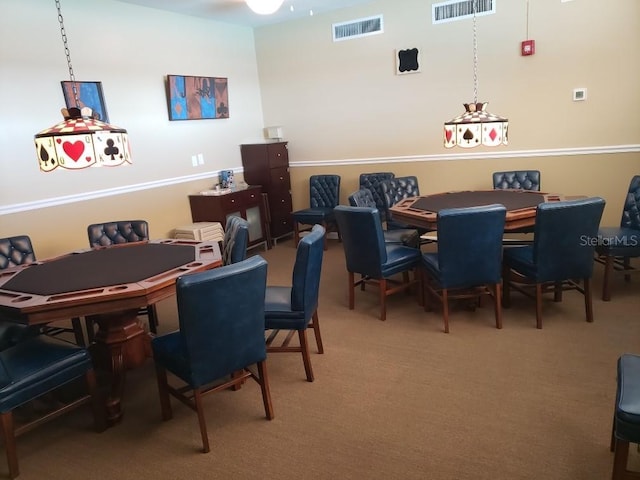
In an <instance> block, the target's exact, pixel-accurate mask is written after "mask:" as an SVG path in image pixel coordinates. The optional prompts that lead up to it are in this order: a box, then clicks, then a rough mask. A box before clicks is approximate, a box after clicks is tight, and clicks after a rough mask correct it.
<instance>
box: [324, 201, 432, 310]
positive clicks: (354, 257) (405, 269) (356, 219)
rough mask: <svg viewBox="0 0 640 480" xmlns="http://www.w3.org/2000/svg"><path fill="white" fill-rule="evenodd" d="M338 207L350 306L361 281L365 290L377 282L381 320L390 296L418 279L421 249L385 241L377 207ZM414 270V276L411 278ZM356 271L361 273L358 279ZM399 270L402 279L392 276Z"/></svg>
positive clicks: (408, 286) (415, 282) (411, 285)
mask: <svg viewBox="0 0 640 480" xmlns="http://www.w3.org/2000/svg"><path fill="white" fill-rule="evenodd" d="M334 211H335V216H336V221H337V222H338V228H339V229H340V232H341V234H342V244H343V247H344V255H345V259H346V264H347V271H348V273H349V309H350V310H353V308H354V304H355V287H356V286H357V285H360V287H361V289H363V290H364V286H365V285H366V284H374V285H377V286H378V288H379V289H380V320H386V318H387V296H389V295H391V294H393V293H396V292H399V291H403V290H404V291H406V290H408V289H411V288H412V287H413V286H414V285H415V284H417V283H418V281H417V273H416V272H417V270H416V269H417V267H418V265H419V264H420V258H421V253H420V250H419V249H417V248H413V247H407V246H404V245H400V244H388V243H385V241H384V234H383V233H382V222H381V221H380V214H379V213H378V209H377V208H368V207H347V206H344V205H338V206H337V207H336V208H335V210H334ZM411 271H413V272H414V279H413V280H410V278H409V272H411ZM356 273H358V274H360V279H359V280H357V281H356V280H355V274H356ZM397 274H402V281H399V280H397V279H395V278H392V277H394V276H396V275H397Z"/></svg>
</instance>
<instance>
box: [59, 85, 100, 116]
mask: <svg viewBox="0 0 640 480" xmlns="http://www.w3.org/2000/svg"><path fill="white" fill-rule="evenodd" d="M60 83H61V84H62V93H63V94H64V101H65V104H66V105H67V108H74V107H78V108H80V109H82V108H84V107H89V108H90V109H91V110H93V113H94V115H95V116H96V118H97V119H98V120H100V121H102V122H105V123H109V114H108V113H107V105H106V104H105V103H104V94H103V93H102V82H72V81H69V80H67V81H62V82H60ZM74 83H75V84H76V91H77V92H78V102H79V105H76V98H75V97H76V96H75V94H74V92H73V84H74Z"/></svg>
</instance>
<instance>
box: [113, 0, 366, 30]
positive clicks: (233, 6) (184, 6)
mask: <svg viewBox="0 0 640 480" xmlns="http://www.w3.org/2000/svg"><path fill="white" fill-rule="evenodd" d="M119 1H121V2H124V3H130V4H134V5H141V6H144V7H151V8H157V9H159V10H166V11H169V12H174V13H180V14H183V15H191V16H195V17H201V18H207V19H210V20H216V21H220V22H226V23H233V24H236V25H244V26H248V27H259V26H262V25H272V24H275V23H282V22H286V21H290V20H296V19H300V18H304V17H306V16H308V15H309V14H310V13H309V12H310V11H313V14H314V15H317V14H320V13H324V12H329V11H331V10H338V9H340V8H346V7H352V6H354V5H361V4H365V3H370V2H371V1H372V0H284V3H283V4H282V6H281V7H280V9H279V10H278V11H277V12H276V13H274V14H272V15H258V14H256V13H253V12H252V11H251V9H250V8H249V7H248V6H247V4H246V3H245V1H244V0H119ZM292 8H293V10H292Z"/></svg>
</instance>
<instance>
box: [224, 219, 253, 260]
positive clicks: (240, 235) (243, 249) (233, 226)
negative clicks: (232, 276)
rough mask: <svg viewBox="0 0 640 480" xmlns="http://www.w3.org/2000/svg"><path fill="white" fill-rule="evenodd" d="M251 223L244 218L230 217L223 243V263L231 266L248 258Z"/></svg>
mask: <svg viewBox="0 0 640 480" xmlns="http://www.w3.org/2000/svg"><path fill="white" fill-rule="evenodd" d="M248 245H249V222H247V221H246V220H245V219H244V218H242V217H237V216H233V217H229V218H228V219H227V224H226V227H225V231H224V241H223V242H222V263H223V265H231V264H232V263H238V262H241V261H242V260H244V259H245V258H247V246H248Z"/></svg>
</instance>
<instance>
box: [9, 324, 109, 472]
mask: <svg viewBox="0 0 640 480" xmlns="http://www.w3.org/2000/svg"><path fill="white" fill-rule="evenodd" d="M80 377H84V378H85V380H86V383H87V387H88V394H86V395H82V396H81V397H80V398H76V399H75V400H73V401H71V402H70V403H65V404H64V405H58V406H57V407H56V409H55V410H54V411H53V412H47V413H46V414H45V416H43V417H39V418H36V419H32V420H30V421H29V422H28V423H26V424H21V425H19V426H18V425H16V424H15V423H14V417H13V411H14V410H15V409H16V408H17V407H19V406H20V405H23V404H25V403H27V402H29V401H31V400H34V399H36V398H38V397H40V396H42V395H44V394H45V393H48V392H50V391H52V390H54V389H57V388H59V387H62V386H63V385H65V384H67V383H69V382H71V381H72V380H75V379H77V378H80ZM89 402H92V405H93V416H94V424H95V428H96V430H98V431H101V430H104V429H105V428H106V417H105V413H106V410H105V409H104V402H101V401H100V397H99V395H98V390H97V388H96V378H95V373H94V371H93V364H92V363H91V357H90V355H89V352H88V351H87V350H86V349H84V348H82V347H78V346H77V345H73V344H71V343H68V342H65V341H62V340H59V339H56V338H51V337H49V336H47V335H38V336H36V337H32V338H29V339H26V340H24V341H22V342H20V343H18V344H16V345H14V346H12V347H10V348H7V349H6V350H3V351H2V352H0V426H1V428H2V437H3V439H4V445H5V450H6V452H7V462H8V464H9V476H10V477H11V478H16V477H17V476H18V475H19V473H20V469H19V466H18V453H17V448H16V437H18V436H20V435H21V434H23V433H25V432H27V431H29V430H31V429H32V428H34V427H36V426H38V425H40V424H41V423H44V422H45V421H48V420H51V419H54V418H57V417H59V416H60V415H62V414H63V413H65V412H68V411H69V410H71V409H75V408H76V407H79V406H81V405H85V404H86V403H89Z"/></svg>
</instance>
